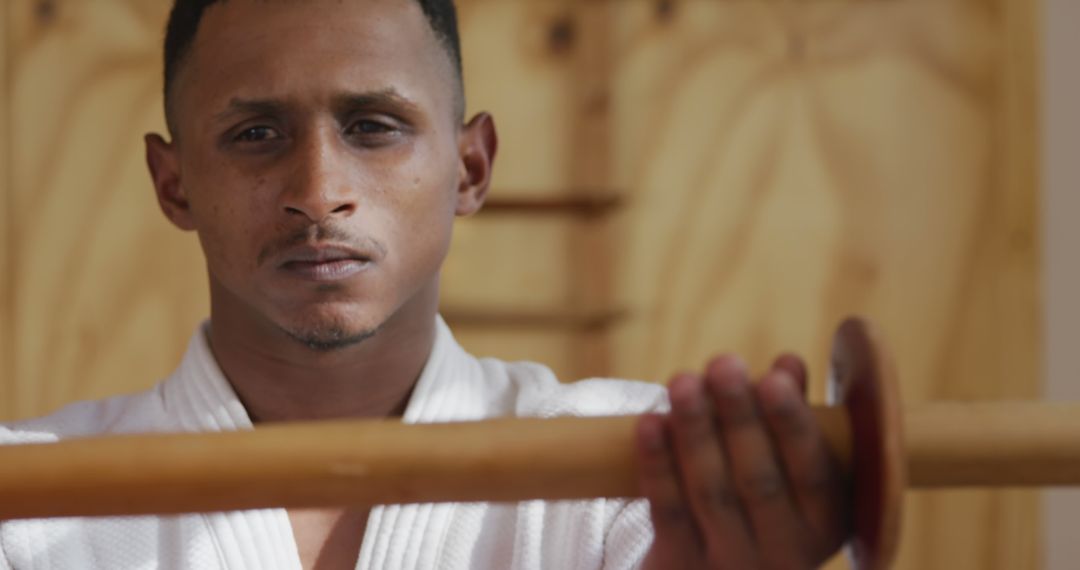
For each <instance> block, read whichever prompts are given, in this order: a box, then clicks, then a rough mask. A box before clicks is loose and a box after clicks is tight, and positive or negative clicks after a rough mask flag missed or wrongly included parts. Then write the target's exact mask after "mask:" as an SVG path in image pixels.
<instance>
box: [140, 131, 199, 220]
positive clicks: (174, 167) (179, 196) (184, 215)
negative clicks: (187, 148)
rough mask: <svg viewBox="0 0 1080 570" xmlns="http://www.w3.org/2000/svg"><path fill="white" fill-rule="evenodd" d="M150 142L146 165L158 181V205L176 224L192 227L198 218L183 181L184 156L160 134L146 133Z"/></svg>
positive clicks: (155, 184)
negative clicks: (194, 213)
mask: <svg viewBox="0 0 1080 570" xmlns="http://www.w3.org/2000/svg"><path fill="white" fill-rule="evenodd" d="M143 141H144V142H145V143H146V166H147V167H148V168H149V169H150V179H151V180H152V181H153V183H154V193H155V194H157V199H158V205H159V206H161V211H162V212H164V213H165V217H166V218H169V221H171V222H172V223H173V225H175V226H176V227H178V228H180V229H182V230H186V231H191V230H194V229H195V221H194V220H193V219H192V217H191V206H190V204H188V200H187V195H186V194H185V193H184V188H183V186H181V184H180V160H179V158H178V157H177V156H176V145H175V144H172V143H168V142H165V139H163V138H161V135H158V134H153V133H151V134H148V135H146V136H145V137H143Z"/></svg>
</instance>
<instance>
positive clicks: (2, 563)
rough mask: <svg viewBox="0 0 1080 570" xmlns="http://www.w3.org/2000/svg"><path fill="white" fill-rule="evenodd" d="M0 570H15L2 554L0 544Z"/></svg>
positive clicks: (5, 555) (2, 550)
mask: <svg viewBox="0 0 1080 570" xmlns="http://www.w3.org/2000/svg"><path fill="white" fill-rule="evenodd" d="M0 570H15V567H14V566H12V565H11V562H9V561H8V559H7V554H4V545H3V544H0Z"/></svg>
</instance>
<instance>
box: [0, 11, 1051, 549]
mask: <svg viewBox="0 0 1080 570" xmlns="http://www.w3.org/2000/svg"><path fill="white" fill-rule="evenodd" d="M1036 7H1037V4H1034V5H1033V3H1030V2H1027V1H1026V0H993V1H991V0H982V1H975V0H970V1H961V0H955V1H953V0H940V1H933V2H930V1H924V0H894V1H891V2H859V1H853V0H848V1H841V0H827V1H826V0H823V1H815V2H770V1H758V0H740V1H736V2H715V1H712V0H591V1H588V2H583V1H580V0H577V1H575V0H460V9H461V18H462V27H463V30H464V31H463V33H464V37H465V60H466V76H467V89H468V95H469V98H470V107H471V108H472V109H474V110H480V109H487V110H491V111H493V112H494V114H495V116H496V121H497V123H498V125H499V128H500V134H501V139H502V152H501V155H500V157H499V162H498V165H497V169H496V171H497V176H496V190H495V192H494V193H493V196H492V199H493V201H494V202H495V203H494V204H493V206H494V208H493V210H494V211H492V212H489V213H486V214H481V215H479V216H477V217H475V218H472V219H468V220H464V221H463V222H462V223H461V224H459V227H458V229H457V234H456V237H455V239H456V242H455V244H454V247H453V250H452V252H451V259H450V261H449V263H448V265H447V268H446V271H445V273H444V282H445V287H444V307H445V313H446V315H447V317H448V318H449V319H450V320H451V321H452V323H453V324H454V325H455V329H456V330H457V333H458V335H459V337H460V338H461V339H462V341H463V342H464V343H465V344H466V345H467V346H468V347H470V348H471V349H473V350H474V351H476V352H478V353H483V354H495V355H499V356H503V357H507V358H529V359H534V360H540V361H543V362H547V363H550V364H551V365H552V366H553V367H554V368H556V370H558V371H559V372H560V373H561V374H562V375H563V376H565V377H567V378H572V377H577V376H581V375H588V374H610V375H613V376H620V377H634V378H644V379H649V380H657V381H661V380H663V379H664V378H665V377H666V376H667V375H668V374H670V373H671V372H673V371H675V370H677V369H681V368H692V367H697V366H699V365H700V364H701V363H702V362H703V361H704V360H705V358H707V356H708V355H710V354H712V353H714V352H718V351H728V350H730V351H735V352H739V353H741V354H744V355H746V357H747V358H748V359H749V360H750V361H751V363H752V364H753V365H754V366H756V367H759V368H760V367H763V366H764V365H765V364H766V362H767V360H768V359H769V358H770V356H771V355H772V354H773V353H775V352H776V351H778V350H781V349H793V350H797V351H800V352H802V353H804V354H806V355H807V356H809V357H810V359H811V361H812V363H813V365H814V370H816V371H823V369H824V366H825V355H826V354H827V348H828V345H829V337H830V335H831V330H832V328H833V327H834V326H835V324H836V322H837V320H838V319H839V318H841V316H843V315H846V314H849V313H860V314H864V315H867V316H869V317H871V318H872V319H874V321H875V322H877V323H878V325H879V326H880V327H881V328H882V330H883V331H884V333H885V334H886V336H887V338H888V339H889V340H890V341H891V345H892V346H893V348H894V351H895V352H896V355H897V360H898V361H899V363H900V368H901V377H902V380H903V382H904V385H903V391H904V396H905V397H906V398H907V399H909V400H923V399H942V398H962V399H993V398H1003V397H1032V396H1035V395H1037V393H1038V390H1039V381H1038V378H1039V377H1040V369H1039V365H1038V363H1037V354H1038V351H1039V346H1040V339H1039V335H1038V322H1037V315H1038V310H1039V309H1038V299H1037V295H1036V291H1037V289H1038V273H1039V268H1038V263H1037V260H1038V252H1039V244H1038V239H1037V235H1038V220H1037V218H1036V215H1035V207H1036V204H1037V198H1038V180H1037V177H1036V175H1035V169H1034V165H1035V161H1036V158H1037V146H1036V140H1037V136H1036V129H1035V125H1036V118H1037V117H1036V115H1037V108H1036V102H1035V101H1036V99H1035V96H1036V92H1037V91H1036V90H1037V87H1036V85H1037V81H1036V80H1037V77H1036V73H1035V69H1036V68H1037V65H1036V60H1035V51H1034V49H1035V45H1036V39H1037V37H1038V30H1037V28H1036V25H1035V21H1036V19H1035V18H1036V15H1037V11H1036ZM0 10H4V11H3V12H0V18H4V19H5V20H6V21H2V22H0V23H3V25H2V26H0V34H2V35H0V70H2V71H3V72H2V73H0V77H2V78H3V79H2V80H0V81H3V82H4V83H3V84H2V86H3V87H6V88H5V89H3V90H2V91H0V109H2V113H0V168H2V170H0V172H2V173H3V177H2V178H0V181H2V182H0V183H2V184H4V185H5V186H4V190H3V191H2V193H0V198H2V199H0V220H2V222H0V224H2V228H3V231H0V271H2V275H3V278H0V373H2V374H3V375H4V377H3V379H4V381H3V382H0V417H9V418H11V417H24V416H28V415H33V414H38V413H42V412H45V411H47V410H50V409H53V408H55V407H56V406H59V405H61V404H62V403H64V402H67V401H70V400H73V399H82V398H91V397H100V396H104V395H107V394H112V393H116V392H122V391H130V390H134V389H139V388H141V387H144V386H148V385H150V384H151V383H153V382H154V381H155V380H156V379H158V378H160V377H162V376H163V375H165V374H167V373H168V371H169V370H170V369H171V368H172V366H174V365H175V363H176V360H177V358H178V357H179V355H180V353H181V352H182V350H183V348H184V345H185V342H186V340H187V338H188V336H189V334H190V333H191V331H192V329H193V328H194V326H195V325H196V323H198V322H199V320H201V319H202V318H203V317H204V316H205V314H206V299H205V291H204V290H205V284H204V280H205V277H204V275H203V269H202V261H201V258H200V254H199V251H198V248H197V245H196V243H195V241H194V239H193V238H192V236H189V235H184V234H180V233H178V232H176V231H174V230H173V229H172V228H171V227H170V226H168V225H167V223H165V222H164V220H162V219H161V216H160V214H159V213H158V212H157V208H156V205H155V203H154V200H153V196H152V192H151V188H150V185H149V180H148V178H147V176H146V174H145V173H144V168H143V161H142V153H141V141H140V137H139V135H140V134H141V133H142V132H144V131H147V130H160V129H161V127H162V125H161V123H162V120H161V116H160V115H161V113H160V101H159V93H158V91H159V86H160V79H159V76H158V75H159V68H160V64H159V61H158V60H159V45H158V44H159V40H160V37H161V33H162V31H161V29H162V22H163V19H164V16H165V14H166V11H167V6H166V3H165V2H164V1H154V2H152V1H149V0H54V1H46V0H11V1H10V2H7V3H5V4H4V5H3V8H0ZM5 165H6V167H5ZM814 389H815V397H820V395H821V393H822V390H823V387H822V384H821V374H818V376H817V378H816V382H815V386H814ZM907 507H908V515H909V516H908V518H907V521H906V525H905V528H904V532H905V536H904V551H903V553H902V557H901V563H900V565H899V567H900V568H910V569H916V568H918V569H939V568H940V569H972V570H975V569H980V570H982V569H1002V570H1005V569H1010V570H1011V569H1015V568H1035V567H1037V566H1038V563H1039V555H1038V552H1037V549H1036V543H1037V536H1038V526H1037V521H1038V517H1037V513H1036V503H1035V500H1034V497H1033V495H1032V494H1030V493H1022V492H985V491H965V492H950V493H912V494H911V497H910V499H909V501H908V503H907ZM838 565H841V567H842V564H841V563H838Z"/></svg>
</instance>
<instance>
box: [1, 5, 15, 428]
mask: <svg viewBox="0 0 1080 570" xmlns="http://www.w3.org/2000/svg"><path fill="white" fill-rule="evenodd" d="M8 88H9V86H8V5H7V4H4V5H2V6H0V418H7V417H11V416H12V415H13V414H14V413H15V411H14V409H13V408H12V406H11V401H12V399H13V397H14V394H15V390H14V388H15V386H14V384H13V383H12V382H11V381H10V378H11V377H12V372H13V368H14V366H13V363H12V351H11V333H10V331H9V328H10V327H11V309H12V299H13V296H12V291H11V279H10V278H9V277H7V276H8V275H11V259H10V257H11V254H10V251H11V249H12V243H11V240H10V234H11V222H10V220H9V218H8V216H9V212H8V201H9V200H10V199H11V183H10V172H11V171H10V170H9V166H8V139H9V138H10V133H9V132H8V128H9V127H8V113H9V111H10V106H9V105H8Z"/></svg>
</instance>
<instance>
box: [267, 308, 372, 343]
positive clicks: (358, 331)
mask: <svg viewBox="0 0 1080 570" xmlns="http://www.w3.org/2000/svg"><path fill="white" fill-rule="evenodd" d="M380 324H381V322H380V321H378V319H375V318H370V317H369V316H367V315H364V316H358V315H348V316H346V315H340V314H338V315H318V314H315V315H310V316H308V318H303V319H299V320H297V321H294V322H290V323H288V324H285V325H279V326H280V328H281V330H282V331H283V332H284V333H285V334H286V335H288V336H289V338H291V339H293V340H295V341H296V342H298V343H300V344H303V345H304V346H306V347H307V348H309V349H311V350H314V351H318V352H333V351H335V350H341V349H344V348H348V347H351V346H355V345H357V344H360V343H362V342H364V341H365V340H368V339H369V338H371V337H373V336H375V335H376V334H377V333H378V332H379V326H380Z"/></svg>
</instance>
